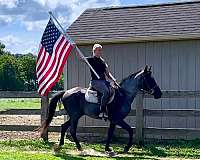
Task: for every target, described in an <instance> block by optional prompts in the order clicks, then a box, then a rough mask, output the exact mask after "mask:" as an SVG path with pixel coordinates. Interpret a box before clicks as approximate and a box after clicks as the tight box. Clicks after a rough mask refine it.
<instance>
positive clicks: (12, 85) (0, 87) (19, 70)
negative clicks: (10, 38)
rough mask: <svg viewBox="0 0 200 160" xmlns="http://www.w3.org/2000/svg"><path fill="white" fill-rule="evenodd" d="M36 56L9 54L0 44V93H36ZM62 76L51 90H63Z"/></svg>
mask: <svg viewBox="0 0 200 160" xmlns="http://www.w3.org/2000/svg"><path fill="white" fill-rule="evenodd" d="M36 58H37V57H36V56H34V55H33V54H31V53H28V54H23V55H22V54H11V53H10V52H8V51H6V50H5V45H4V44H2V43H1V42H0V91H36V90H37V89H38V86H37V77H36V71H35V70H36V69H35V67H36ZM63 77H64V76H63V75H62V77H61V79H60V81H59V82H58V83H56V85H55V86H54V87H53V88H52V90H62V89H64V78H63Z"/></svg>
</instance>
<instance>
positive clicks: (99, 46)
mask: <svg viewBox="0 0 200 160" xmlns="http://www.w3.org/2000/svg"><path fill="white" fill-rule="evenodd" d="M96 48H103V47H102V45H100V44H97V43H96V44H94V46H93V48H92V53H93V56H94V55H95V53H94V52H95V49H96Z"/></svg>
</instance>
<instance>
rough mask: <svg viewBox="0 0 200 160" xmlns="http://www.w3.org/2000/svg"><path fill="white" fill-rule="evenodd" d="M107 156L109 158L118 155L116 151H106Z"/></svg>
mask: <svg viewBox="0 0 200 160" xmlns="http://www.w3.org/2000/svg"><path fill="white" fill-rule="evenodd" d="M105 154H106V155H107V156H109V157H113V156H115V155H116V153H115V152H114V151H106V152H105Z"/></svg>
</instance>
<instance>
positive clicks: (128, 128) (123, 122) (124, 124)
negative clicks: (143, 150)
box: [117, 119, 133, 153]
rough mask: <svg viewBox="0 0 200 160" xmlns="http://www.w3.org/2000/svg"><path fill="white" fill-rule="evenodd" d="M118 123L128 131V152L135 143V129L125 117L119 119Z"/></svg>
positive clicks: (126, 147)
mask: <svg viewBox="0 0 200 160" xmlns="http://www.w3.org/2000/svg"><path fill="white" fill-rule="evenodd" d="M117 125H119V126H120V127H122V128H123V129H125V130H126V131H128V134H129V141H128V144H127V145H126V146H125V147H124V152H125V153H127V152H128V151H129V149H130V148H131V146H132V144H133V129H132V128H131V127H130V126H129V125H128V124H127V123H126V122H125V121H124V120H123V119H122V120H119V121H117Z"/></svg>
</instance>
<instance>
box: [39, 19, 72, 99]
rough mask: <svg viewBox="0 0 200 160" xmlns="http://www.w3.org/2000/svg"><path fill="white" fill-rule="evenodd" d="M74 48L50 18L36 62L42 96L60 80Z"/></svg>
mask: <svg viewBox="0 0 200 160" xmlns="http://www.w3.org/2000/svg"><path fill="white" fill-rule="evenodd" d="M72 48H73V46H72V45H71V44H70V42H69V41H68V40H67V39H66V38H65V36H64V35H63V34H62V33H61V32H60V31H59V30H58V29H57V27H56V26H55V24H54V22H53V20H52V19H51V18H50V20H49V22H48V24H47V26H46V28H45V31H44V33H43V35H42V39H41V42H40V46H39V51H38V57H37V62H36V75H37V78H38V87H39V89H38V93H39V94H40V95H42V96H46V95H47V94H48V92H49V91H50V90H51V88H52V87H53V86H54V85H55V83H56V82H57V81H58V80H59V77H60V75H61V73H62V71H63V68H64V65H65V62H66V60H67V58H68V56H69V54H70V52H71V50H72Z"/></svg>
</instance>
